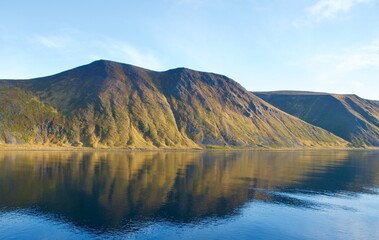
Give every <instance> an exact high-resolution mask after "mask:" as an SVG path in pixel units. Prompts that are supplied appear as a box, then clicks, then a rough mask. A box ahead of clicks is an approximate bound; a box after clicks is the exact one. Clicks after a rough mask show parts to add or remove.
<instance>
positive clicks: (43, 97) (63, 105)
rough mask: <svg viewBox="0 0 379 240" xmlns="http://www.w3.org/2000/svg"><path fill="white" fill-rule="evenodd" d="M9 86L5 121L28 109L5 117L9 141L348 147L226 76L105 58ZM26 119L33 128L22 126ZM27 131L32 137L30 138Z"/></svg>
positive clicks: (2, 87)
mask: <svg viewBox="0 0 379 240" xmlns="http://www.w3.org/2000/svg"><path fill="white" fill-rule="evenodd" d="M9 89H12V91H11V92H14V94H13V95H9V94H8V95H7V94H1V95H0V101H1V102H3V103H4V104H2V108H1V113H0V114H1V115H0V117H2V116H3V115H4V116H8V115H9V114H10V113H8V110H7V109H9V108H10V106H11V105H12V104H13V105H16V108H20V109H24V111H16V112H13V113H12V114H13V115H12V119H17V121H16V122H9V121H5V119H6V118H5V117H2V118H1V123H2V131H3V132H6V133H8V135H9V136H10V137H7V136H5V135H6V134H5V135H4V134H3V136H2V137H1V141H2V142H6V143H24V142H25V143H31V144H40V143H42V144H46V143H49V144H67V145H72V146H91V147H127V148H199V147H206V146H244V147H305V146H307V147H309V146H312V147H328V146H334V147H336V146H345V145H346V142H345V141H344V140H342V139H340V138H338V137H336V136H334V135H333V134H331V133H329V132H327V131H325V130H323V129H320V128H318V127H315V126H312V125H310V124H308V123H306V122H304V121H302V120H300V119H298V118H295V117H293V116H290V115H288V114H286V113H284V112H282V111H280V110H278V109H277V108H275V107H273V106H271V105H269V104H267V103H266V102H264V101H262V100H261V99H260V98H258V97H256V96H254V95H253V94H251V93H250V92H248V91H246V89H244V88H243V87H241V86H240V85H239V84H238V83H236V82H234V81H233V80H231V79H229V78H227V77H225V76H222V75H217V74H212V73H204V72H197V71H193V70H189V69H185V68H179V69H173V70H169V71H165V72H154V71H150V70H147V69H143V68H139V67H135V66H131V65H127V64H121V63H116V62H111V61H104V60H101V61H96V62H93V63H91V64H89V65H85V66H81V67H78V68H75V69H72V70H69V71H66V72H62V73H59V74H56V75H53V76H49V77H44V78H37V79H31V80H22V81H20V80H18V81H12V80H8V81H0V91H2V92H8V90H9ZM30 99H34V100H33V101H32V102H29V101H30ZM13 105H12V106H13ZM12 108H13V107H12ZM29 115H30V116H29ZM3 118H4V120H3ZM25 118H26V119H28V121H27V122H28V124H24V123H21V122H19V121H22V120H19V119H25ZM43 124H45V125H47V127H45V128H43V129H46V130H43V131H45V132H46V134H45V135H46V137H45V138H43V139H42V140H41V138H40V134H39V132H38V130H36V129H39V128H40V127H39V126H41V125H43ZM14 128H17V131H13V130H12V129H14ZM30 131H31V132H33V133H34V134H31V135H30V136H29V135H28V136H29V137H28V139H27V141H26V140H25V139H26V138H25V137H24V135H27V133H28V132H30ZM45 135H44V136H45ZM10 138H12V139H13V140H12V141H9V140H8V139H10Z"/></svg>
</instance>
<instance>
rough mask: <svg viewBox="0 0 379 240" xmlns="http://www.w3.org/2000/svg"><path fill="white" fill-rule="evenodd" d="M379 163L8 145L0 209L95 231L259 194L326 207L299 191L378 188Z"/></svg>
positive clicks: (340, 154)
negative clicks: (28, 149) (14, 148)
mask: <svg viewBox="0 0 379 240" xmlns="http://www.w3.org/2000/svg"><path fill="white" fill-rule="evenodd" d="M378 172H379V152H375V151H293V152H253V151H240V152H234V151H225V152H224V151H210V152H196V151H194V152H16V153H15V152H0V213H1V211H3V212H7V211H13V210H17V209H32V211H35V212H36V213H41V214H42V213H43V214H50V215H53V216H55V217H57V218H62V219H64V220H65V221H67V222H69V223H72V224H74V225H75V226H78V227H85V228H89V229H92V230H95V231H103V230H104V231H108V230H117V229H118V228H125V225H128V224H129V225H130V226H132V225H136V222H139V223H141V224H140V225H141V226H142V225H143V223H144V222H149V221H169V222H172V223H196V222H197V221H202V220H204V219H211V218H227V217H230V216H233V215H235V214H238V209H239V208H241V207H242V206H243V205H245V204H246V203H248V202H254V201H259V202H265V203H273V204H283V205H286V206H293V207H296V208H299V207H300V208H317V207H318V205H317V203H315V202H312V200H311V199H310V198H305V199H304V198H301V197H297V194H307V195H309V194H310V195H312V194H315V195H323V194H324V195H327V196H330V195H338V194H345V195H347V196H351V195H354V194H359V193H368V194H370V193H373V194H375V189H377V188H378V186H379V175H378ZM137 225H138V224H137ZM137 228H138V226H137Z"/></svg>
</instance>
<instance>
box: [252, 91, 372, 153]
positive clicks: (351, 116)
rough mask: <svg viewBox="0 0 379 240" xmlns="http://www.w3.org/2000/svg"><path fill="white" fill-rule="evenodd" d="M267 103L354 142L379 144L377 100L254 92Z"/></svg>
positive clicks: (357, 144)
mask: <svg viewBox="0 0 379 240" xmlns="http://www.w3.org/2000/svg"><path fill="white" fill-rule="evenodd" d="M254 94H255V95H257V96H259V97H260V98H262V99H263V100H265V101H267V102H268V103H270V104H272V105H274V106H275V107H277V108H279V109H281V110H283V111H285V112H287V113H289V114H291V115H294V116H296V117H298V118H301V119H303V120H304V121H306V122H308V123H310V124H313V125H315V126H318V127H321V128H323V129H326V130H328V131H330V132H332V133H334V134H335V135H337V136H339V137H341V138H343V139H345V140H346V141H349V142H351V144H352V145H354V146H375V147H378V146H379V102H378V101H373V100H366V99H363V98H360V97H358V96H356V95H341V94H328V93H315V92H295V91H278V92H254Z"/></svg>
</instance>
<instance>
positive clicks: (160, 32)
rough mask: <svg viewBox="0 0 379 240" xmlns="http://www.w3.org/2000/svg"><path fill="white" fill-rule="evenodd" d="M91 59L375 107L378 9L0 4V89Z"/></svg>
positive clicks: (327, 0)
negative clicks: (188, 71)
mask: <svg viewBox="0 0 379 240" xmlns="http://www.w3.org/2000/svg"><path fill="white" fill-rule="evenodd" d="M97 59H109V60H114V61H119V62H124V63H130V64H134V65H138V66H141V67H145V68H150V69H153V70H167V69H170V68H175V67H188V68H192V69H196V70H202V71H210V72H216V73H221V74H224V75H226V76H228V77H231V78H233V79H234V80H236V81H237V82H239V83H241V84H242V85H243V86H244V87H245V88H246V89H248V90H251V91H265V90H287V89H291V90H307V91H324V92H333V93H355V94H358V95H360V96H362V97H365V98H369V99H377V100H379V91H378V90H379V0H271V1H268V0H267V1H263V0H235V1H221V0H219V1H216V0H160V1H158V0H156V1H146V0H145V1H142V0H139V1H137V0H136V1H134V0H128V1H126V0H125V1H124V0H107V1H103V0H81V1H73V0H65V1H58V0H35V1H29V0H23V1H21V0H12V1H1V2H0V79H10V78H12V79H13V78H32V77H39V76H46V75H50V74H54V73H57V72H60V71H63V70H67V69H70V68H73V67H76V66H79V65H83V64H87V63H90V62H92V61H94V60H97Z"/></svg>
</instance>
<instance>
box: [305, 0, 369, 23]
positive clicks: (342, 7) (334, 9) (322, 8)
mask: <svg viewBox="0 0 379 240" xmlns="http://www.w3.org/2000/svg"><path fill="white" fill-rule="evenodd" d="M370 1H371V0H318V1H317V2H316V3H315V4H314V5H312V6H310V7H309V8H307V12H308V13H309V14H310V15H312V16H313V17H316V18H317V20H322V19H326V18H331V17H335V16H336V15H337V14H338V13H341V12H345V13H346V12H349V11H350V10H351V9H352V8H353V7H354V6H355V5H358V4H361V3H368V2H370Z"/></svg>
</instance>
